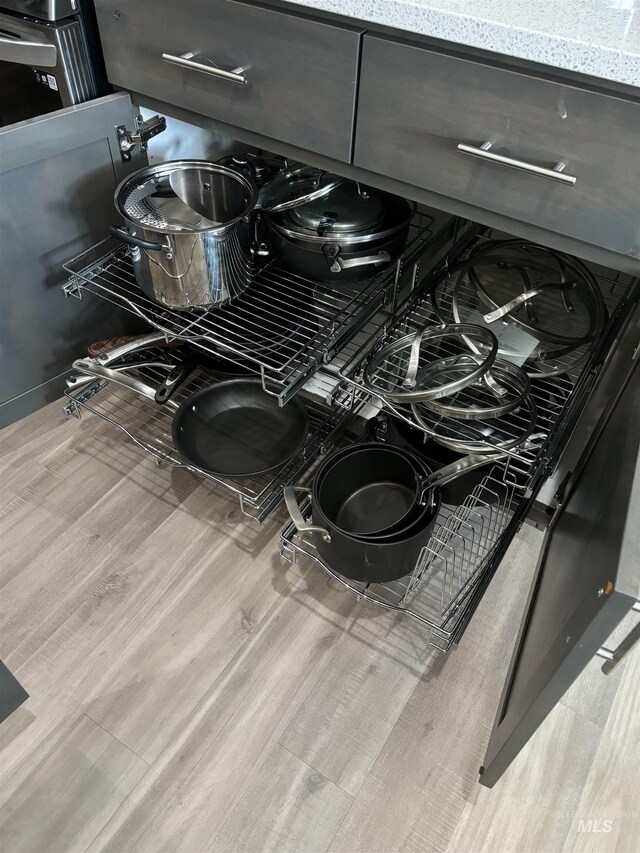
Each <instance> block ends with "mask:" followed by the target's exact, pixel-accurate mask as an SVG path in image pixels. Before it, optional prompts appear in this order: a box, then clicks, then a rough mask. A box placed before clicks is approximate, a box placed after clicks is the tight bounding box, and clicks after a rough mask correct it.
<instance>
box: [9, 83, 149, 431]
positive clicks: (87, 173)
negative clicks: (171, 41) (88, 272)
mask: <svg viewBox="0 0 640 853" xmlns="http://www.w3.org/2000/svg"><path fill="white" fill-rule="evenodd" d="M132 118H133V117H132V109H131V103H130V101H129V98H124V99H123V98H122V97H121V96H117V95H110V96H107V97H106V98H101V99H99V100H96V101H88V102H86V103H84V104H81V105H80V106H77V107H70V108H67V109H65V110H60V111H57V112H53V113H50V114H48V115H46V116H43V117H41V118H38V119H34V120H31V121H28V122H19V123H17V124H15V125H9V126H8V127H5V128H2V129H0V155H1V160H2V165H1V167H0V196H1V197H2V204H1V205H0V255H1V256H2V280H3V281H2V289H3V306H4V308H3V311H2V312H0V338H1V339H2V347H3V369H2V376H1V377H0V385H1V387H0V426H5V425H6V424H9V423H12V422H13V421H15V420H17V419H18V418H20V417H23V416H24V415H26V414H28V413H29V412H31V411H33V410H34V409H37V408H39V406H43V405H44V404H45V403H48V402H50V401H51V400H55V399H57V398H58V397H59V396H60V394H61V392H62V390H63V389H64V387H65V384H64V378H65V376H66V375H67V374H68V372H69V364H70V361H72V360H73V358H74V356H75V355H76V354H77V352H78V348H79V347H80V346H82V345H83V344H85V343H86V341H87V338H88V337H90V338H91V339H92V340H100V338H108V337H112V336H113V335H116V334H122V332H123V330H126V329H127V327H128V328H131V327H132V325H135V323H133V324H132V320H131V318H130V317H129V318H127V317H126V315H124V314H123V313H122V312H120V313H117V312H115V311H113V310H112V311H107V312H105V311H104V310H103V309H101V308H100V307H99V306H97V305H90V304H88V303H86V302H85V303H84V304H83V305H81V306H79V305H75V304H72V303H70V302H68V301H67V300H64V299H62V300H61V299H60V285H61V284H62V283H63V281H64V280H65V276H64V270H63V269H62V263H63V261H64V260H65V259H66V258H67V257H68V256H69V254H70V253H71V254H73V253H77V252H80V251H82V250H84V249H87V248H88V247H89V246H91V245H92V244H93V243H95V241H96V240H97V239H99V238H100V236H101V235H102V234H104V232H105V230H106V229H107V228H108V226H109V224H110V223H111V221H112V220H113V212H112V207H111V205H112V198H113V191H114V189H115V187H116V186H117V184H118V181H119V180H120V179H121V178H123V177H124V176H125V175H126V174H128V173H129V172H131V171H132V170H134V169H135V168H137V167H138V166H139V164H140V156H139V154H137V153H135V152H134V154H133V156H132V158H131V160H129V161H126V162H124V161H123V160H122V159H121V157H120V155H119V148H118V139H117V134H116V127H117V126H118V125H120V124H124V123H125V122H129V127H131V126H132V125H131V121H132ZM34 247H35V251H34ZM29 329H42V330H45V331H44V332H43V333H42V334H39V335H33V336H31V338H30V339H29V340H28V342H27V341H26V340H25V335H28V332H25V330H29ZM25 389H26V390H25Z"/></svg>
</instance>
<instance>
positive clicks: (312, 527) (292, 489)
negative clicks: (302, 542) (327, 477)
mask: <svg viewBox="0 0 640 853" xmlns="http://www.w3.org/2000/svg"><path fill="white" fill-rule="evenodd" d="M296 492H302V493H303V494H305V495H308V496H309V497H311V489H306V488H304V487H303V486H285V487H284V490H283V493H284V502H285V505H286V507H287V510H288V512H289V515H290V516H291V521H292V522H293V523H294V524H295V526H296V530H297V531H298V533H319V534H320V535H321V536H322V538H323V540H324V541H325V542H331V534H330V533H329V531H328V530H327V529H326V528H325V527H319V526H318V525H317V524H307V522H306V521H305V520H304V516H303V515H302V510H301V509H300V505H299V504H298V501H297V500H296Z"/></svg>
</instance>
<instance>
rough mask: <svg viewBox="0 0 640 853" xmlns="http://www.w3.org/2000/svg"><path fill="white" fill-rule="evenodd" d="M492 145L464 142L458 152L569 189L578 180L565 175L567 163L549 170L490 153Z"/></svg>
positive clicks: (459, 146)
mask: <svg viewBox="0 0 640 853" xmlns="http://www.w3.org/2000/svg"><path fill="white" fill-rule="evenodd" d="M492 145H493V143H492V142H484V143H483V144H482V145H480V146H476V145H466V144H465V143H464V142H459V143H458V151H459V152H460V153H461V154H469V155H470V156H471V157H478V158H479V159H480V160H489V162H491V163H499V164H500V165H501V166H509V167H510V168H512V169H519V170H520V171H521V172H529V174H530V175H538V176H539V177H540V178H549V180H551V181H557V182H558V183H559V184H566V185H567V186H569V187H572V186H574V184H575V182H576V181H577V180H578V179H577V178H576V177H575V176H574V175H565V173H564V169H565V163H563V162H562V161H560V162H559V163H556V165H555V166H554V167H553V169H547V168H546V167H545V166H536V165H535V163H527V162H526V161H525V160H516V159H515V157H506V156H505V155H504V154H495V153H494V152H493V151H490V148H491V147H492Z"/></svg>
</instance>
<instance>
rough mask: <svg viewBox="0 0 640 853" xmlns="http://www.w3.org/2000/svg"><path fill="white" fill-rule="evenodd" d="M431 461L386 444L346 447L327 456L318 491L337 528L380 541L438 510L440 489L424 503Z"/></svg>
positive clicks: (319, 479)
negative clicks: (436, 502) (423, 491)
mask: <svg viewBox="0 0 640 853" xmlns="http://www.w3.org/2000/svg"><path fill="white" fill-rule="evenodd" d="M431 473H432V472H431V470H430V469H429V468H428V467H427V465H426V463H424V462H423V461H421V460H420V459H419V458H418V457H417V456H415V455H414V454H411V453H409V452H408V451H406V450H403V449H396V450H394V449H393V448H390V447H389V446H388V445H386V444H381V443H365V444H355V445H352V446H350V447H344V448H342V449H341V450H339V451H338V452H336V453H334V454H332V455H331V457H329V458H328V460H327V464H326V465H324V466H322V470H321V471H319V472H318V475H317V477H316V480H315V483H314V492H315V493H316V495H317V500H318V501H319V502H320V504H321V505H322V507H323V509H324V511H325V512H326V514H327V515H328V517H329V518H331V519H332V521H333V523H334V524H335V526H336V528H338V529H340V530H341V531H342V532H343V533H346V534H348V535H353V536H357V537H358V538H360V539H371V540H374V539H375V540H379V539H381V538H385V537H389V536H393V535H395V534H397V533H401V532H402V531H404V530H407V529H408V528H409V527H410V526H411V525H412V524H414V523H416V522H419V521H420V520H421V519H423V518H424V517H425V516H426V514H427V513H428V512H430V511H431V510H432V509H433V501H434V500H435V497H436V493H435V490H433V489H432V490H430V491H429V494H428V496H427V497H428V499H427V500H424V501H419V500H417V498H419V497H420V492H419V488H420V482H421V480H422V479H423V478H425V477H428V476H429V475H430V474H431Z"/></svg>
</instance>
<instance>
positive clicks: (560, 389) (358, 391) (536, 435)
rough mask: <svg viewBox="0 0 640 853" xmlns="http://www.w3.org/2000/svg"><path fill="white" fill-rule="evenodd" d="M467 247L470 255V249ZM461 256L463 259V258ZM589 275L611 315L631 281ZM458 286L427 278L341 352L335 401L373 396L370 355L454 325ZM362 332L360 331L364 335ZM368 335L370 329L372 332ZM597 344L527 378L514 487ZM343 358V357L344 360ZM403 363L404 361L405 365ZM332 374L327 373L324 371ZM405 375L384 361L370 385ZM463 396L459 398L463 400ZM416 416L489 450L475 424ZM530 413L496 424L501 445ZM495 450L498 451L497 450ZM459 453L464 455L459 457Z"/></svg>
mask: <svg viewBox="0 0 640 853" xmlns="http://www.w3.org/2000/svg"><path fill="white" fill-rule="evenodd" d="M486 239H487V237H485V236H483V237H480V238H476V240H475V245H478V243H480V242H483V241H485V240H486ZM475 245H474V246H472V247H470V249H469V250H467V251H470V250H472V249H473V248H474V247H475ZM465 254H466V253H465ZM592 272H593V273H594V275H595V277H596V281H597V282H598V285H599V287H600V290H601V292H602V295H603V299H604V302H605V305H606V307H607V309H608V311H609V314H610V315H611V314H612V313H613V312H614V311H615V309H616V307H617V306H618V305H619V303H620V301H621V300H622V299H623V297H624V295H625V293H626V292H627V289H628V288H629V285H630V284H631V282H632V281H633V278H632V277H631V276H629V275H626V274H624V273H615V272H612V271H611V270H606V269H604V268H601V267H592ZM456 284H457V278H456V277H455V275H454V274H452V273H451V272H450V270H449V268H446V269H445V270H443V271H441V272H440V273H439V274H437V275H435V276H427V277H426V278H425V280H424V281H423V282H421V283H420V284H419V285H418V287H416V288H415V290H414V291H412V292H411V293H410V294H409V296H408V297H407V298H406V300H405V301H404V303H403V304H402V305H401V306H399V308H398V310H397V312H395V313H392V312H386V318H387V319H386V321H385V322H384V323H382V324H380V325H379V327H378V330H377V334H375V335H369V336H368V337H367V338H366V339H365V340H364V341H363V343H362V344H361V346H360V347H359V348H358V347H356V346H355V343H356V341H358V340H363V335H360V336H358V338H354V340H353V341H352V342H351V343H350V344H349V345H348V346H347V347H345V349H344V351H343V353H342V354H341V357H340V359H339V360H337V362H336V363H337V365H338V366H337V370H336V372H337V374H338V375H339V377H340V378H341V379H342V380H343V382H342V386H341V387H340V389H339V390H337V391H336V398H337V399H338V401H339V402H340V403H341V404H342V405H344V406H348V405H351V404H353V403H355V402H358V404H359V403H360V402H361V401H362V400H365V399H370V398H371V396H372V390H371V386H367V387H365V386H364V385H363V381H362V380H363V375H364V371H365V368H366V365H367V363H368V361H369V359H370V358H371V357H372V355H373V354H374V353H375V352H377V351H378V350H379V349H380V348H381V347H382V346H385V345H387V344H389V343H391V342H393V341H396V340H398V339H400V338H402V337H404V336H406V335H411V334H415V333H416V332H417V331H418V330H420V329H422V328H425V327H427V328H429V327H435V326H438V325H440V324H442V322H443V321H444V322H454V316H453V302H452V294H453V290H454V287H455V286H456ZM366 328H367V327H365V329H366ZM371 331H373V329H371ZM595 346H597V342H596V343H595V344H594V345H593V346H590V345H583V346H582V347H580V348H579V351H577V352H572V353H567V354H564V355H561V356H560V357H559V358H557V359H556V360H555V363H556V366H557V368H558V371H559V372H558V374H557V375H549V376H537V377H534V378H532V381H531V392H530V397H531V400H532V401H533V403H534V404H535V412H536V421H535V426H534V428H533V432H532V433H531V434H530V435H529V436H528V438H527V439H526V440H525V441H524V442H523V443H522V444H520V445H518V446H516V447H512V448H509V449H508V450H506V451H505V452H506V454H507V456H508V458H509V464H510V466H511V472H512V474H513V475H518V479H519V482H520V483H522V484H523V485H524V484H528V483H529V482H530V480H531V478H532V476H533V475H534V473H535V471H536V470H537V466H538V464H539V463H540V461H541V460H542V458H543V450H544V448H545V446H546V445H547V442H548V440H549V439H550V437H551V436H552V435H554V434H555V432H556V427H557V425H558V424H559V422H560V420H561V418H562V416H563V413H564V411H565V410H566V406H567V403H568V401H569V399H570V398H571V396H572V395H573V393H574V391H575V390H576V387H577V385H578V381H579V379H580V377H581V375H582V374H583V371H584V369H585V367H586V366H587V364H588V361H589V358H590V357H591V356H592V354H593V352H594V349H595ZM445 350H446V344H445V345H444V346H443V347H442V353H441V354H442V356H443V357H444V356H445V355H447V352H446V351H445ZM345 353H348V356H347V357H345V355H344V354H345ZM405 361H406V359H405ZM329 369H330V370H331V367H330V368H329ZM405 374H406V363H405V362H403V361H402V359H396V360H395V361H387V362H386V363H385V364H384V365H382V366H381V368H380V370H379V371H378V373H377V375H376V377H375V379H376V381H379V384H380V390H381V392H382V391H383V389H384V387H388V386H389V385H390V384H392V385H393V384H395V385H398V386H399V385H401V384H402V381H403V379H404V377H405ZM464 394H465V392H464V391H463V392H462V394H461V397H464ZM373 396H374V397H376V399H378V400H379V402H380V403H381V404H382V406H383V408H386V409H387V410H389V411H390V412H391V413H393V414H394V415H395V416H396V417H399V418H401V419H403V420H405V421H407V422H409V423H411V424H412V425H414V426H417V424H416V422H415V419H414V418H413V417H412V416H411V413H410V410H407V409H404V408H402V407H398V406H397V405H394V404H391V403H389V402H388V401H386V400H385V399H384V394H383V393H379V394H375V393H374V394H373ZM420 411H421V412H423V413H424V415H425V416H426V417H431V419H432V420H433V422H434V426H435V428H436V430H437V429H438V422H440V423H443V424H444V423H446V428H447V434H446V435H445V436H444V438H445V440H446V438H452V439H454V440H456V439H457V440H464V439H465V438H466V439H467V440H472V441H473V440H475V441H483V442H484V443H485V444H486V445H487V449H490V446H491V436H490V435H488V434H487V432H486V430H485V426H484V425H483V424H481V423H478V424H477V425H475V426H472V425H471V424H473V423H474V422H470V421H459V422H458V423H457V424H456V423H455V422H454V421H453V419H451V418H447V419H440V421H439V419H438V418H437V417H433V416H430V415H429V412H428V411H427V409H426V407H423V406H421V407H420ZM530 414H531V410H528V409H526V408H525V407H520V408H518V409H516V410H515V411H513V412H511V413H509V414H507V415H505V416H503V417H502V418H500V422H501V429H502V430H503V433H502V435H501V438H502V440H503V441H505V443H506V442H507V441H508V439H509V438H513V439H514V440H516V439H517V436H518V435H521V434H526V431H527V430H526V427H527V418H528V417H530ZM496 449H499V448H496ZM461 452H463V451H461Z"/></svg>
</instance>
